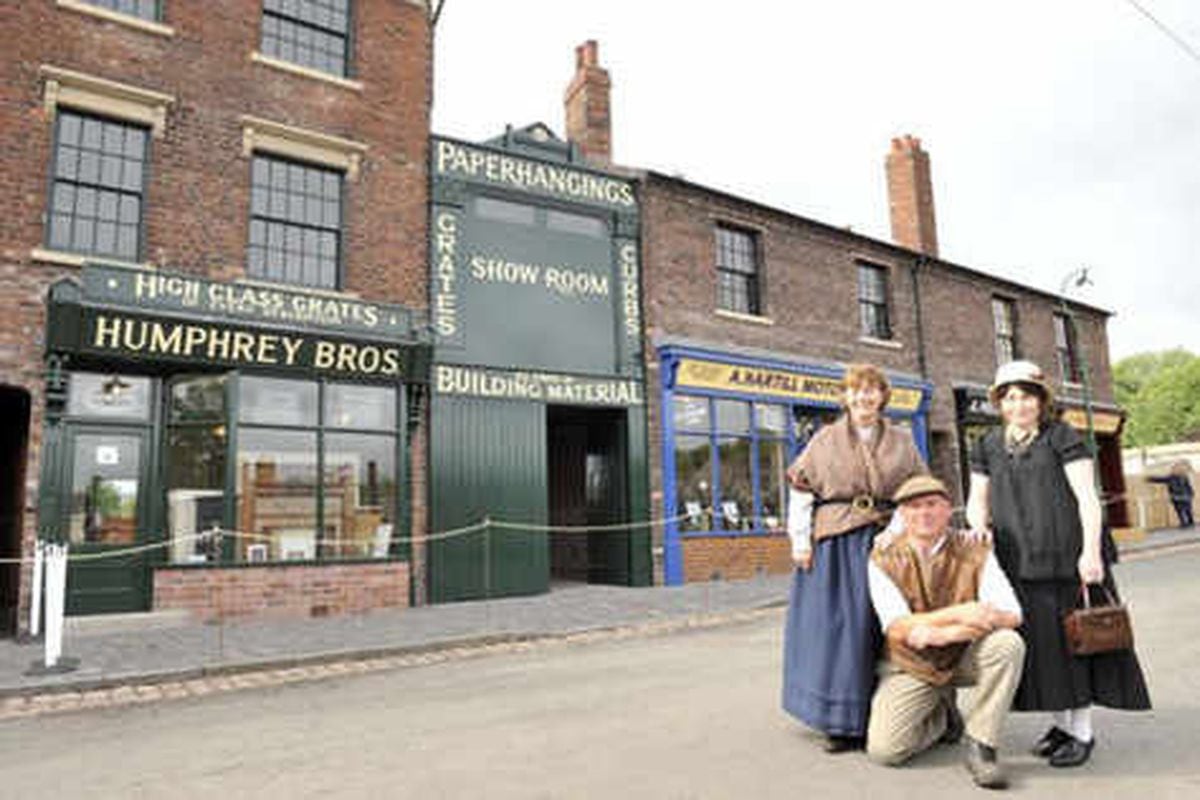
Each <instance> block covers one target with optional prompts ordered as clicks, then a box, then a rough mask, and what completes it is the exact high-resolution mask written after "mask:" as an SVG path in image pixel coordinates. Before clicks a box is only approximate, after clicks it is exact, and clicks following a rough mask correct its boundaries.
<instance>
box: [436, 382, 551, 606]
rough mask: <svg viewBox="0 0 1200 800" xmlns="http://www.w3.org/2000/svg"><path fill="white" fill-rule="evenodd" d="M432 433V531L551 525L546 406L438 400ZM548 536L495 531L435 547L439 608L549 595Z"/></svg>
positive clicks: (455, 538) (527, 531) (441, 541)
mask: <svg viewBox="0 0 1200 800" xmlns="http://www.w3.org/2000/svg"><path fill="white" fill-rule="evenodd" d="M431 417H432V424H431V433H430V447H429V450H430V493H429V494H430V529H431V531H433V532H434V533H436V532H438V531H447V530H450V529H454V528H459V527H462V526H466V525H471V524H474V523H477V522H479V521H480V520H482V519H483V518H484V517H485V516H490V517H491V518H493V519H497V520H502V521H505V522H521V523H529V524H532V525H535V526H544V525H546V523H547V519H548V512H547V491H546V414H545V406H542V405H540V404H538V403H525V402H517V401H504V400H481V399H476V398H460V397H435V398H434V402H433V407H432V409H431ZM549 588H550V560H549V547H548V544H547V538H546V534H545V533H544V532H543V531H540V530H536V529H517V530H511V529H500V528H495V527H492V528H489V529H488V530H485V531H479V532H476V533H470V534H467V535H461V536H451V537H448V538H436V539H434V540H433V541H431V542H430V544H429V596H430V600H431V601H432V602H435V603H443V602H449V601H455V600H473V599H479V598H483V597H504V596H511V595H528V594H538V593H540V592H545V591H547V590H548V589H549Z"/></svg>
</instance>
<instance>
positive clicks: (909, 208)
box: [887, 134, 938, 258]
mask: <svg viewBox="0 0 1200 800" xmlns="http://www.w3.org/2000/svg"><path fill="white" fill-rule="evenodd" d="M887 182H888V208H889V209H890V211H891V215H892V240H893V241H894V242H896V244H898V245H901V246H903V247H907V248H909V249H911V250H917V251H919V252H921V253H924V254H926V255H929V256H934V257H935V258H936V257H937V254H938V245H937V223H936V221H935V219H934V214H933V182H932V179H931V177H930V170H929V154H928V153H926V152H925V151H924V150H922V149H921V140H920V139H918V138H916V137H915V136H911V135H908V134H905V135H904V136H901V137H897V138H895V139H892V149H891V152H889V153H888V155H887Z"/></svg>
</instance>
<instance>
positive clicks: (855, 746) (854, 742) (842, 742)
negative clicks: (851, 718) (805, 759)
mask: <svg viewBox="0 0 1200 800" xmlns="http://www.w3.org/2000/svg"><path fill="white" fill-rule="evenodd" d="M866 746H867V740H866V739H864V738H863V737H862V736H832V735H830V736H826V737H825V752H826V753H849V752H851V751H853V750H862V749H864V748H865V747H866Z"/></svg>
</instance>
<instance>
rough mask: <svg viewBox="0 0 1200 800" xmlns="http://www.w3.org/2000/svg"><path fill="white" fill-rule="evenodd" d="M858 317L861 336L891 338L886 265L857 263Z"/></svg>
mask: <svg viewBox="0 0 1200 800" xmlns="http://www.w3.org/2000/svg"><path fill="white" fill-rule="evenodd" d="M858 319H859V326H860V330H861V332H862V335H863V336H868V337H870V338H872V339H891V338H892V323H891V318H890V315H889V314H888V277H887V268H886V267H879V266H876V265H874V264H859V265H858Z"/></svg>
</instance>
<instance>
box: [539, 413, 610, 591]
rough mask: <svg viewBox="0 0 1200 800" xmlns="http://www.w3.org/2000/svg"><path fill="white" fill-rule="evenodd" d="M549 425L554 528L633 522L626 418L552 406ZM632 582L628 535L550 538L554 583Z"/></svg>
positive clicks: (607, 533)
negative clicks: (630, 509) (631, 518)
mask: <svg viewBox="0 0 1200 800" xmlns="http://www.w3.org/2000/svg"><path fill="white" fill-rule="evenodd" d="M546 423H547V435H546V442H547V448H548V449H547V459H546V468H547V473H548V478H549V479H548V481H547V484H548V501H549V512H550V513H549V519H550V524H551V525H556V526H557V525H565V526H571V527H576V528H578V527H586V526H606V525H613V524H616V523H621V522H626V521H628V516H629V512H628V508H629V506H628V496H629V484H628V474H627V470H626V464H627V462H628V458H627V454H626V446H625V442H626V425H627V421H626V417H625V412H624V411H623V410H611V409H587V408H575V407H570V406H549V407H548V408H547V413H546ZM629 576H630V538H629V531H627V530H618V531H603V530H599V531H587V532H582V531H579V532H575V531H571V532H554V533H551V534H550V578H551V580H553V581H580V582H582V581H586V582H588V583H612V584H627V583H628V582H629Z"/></svg>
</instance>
